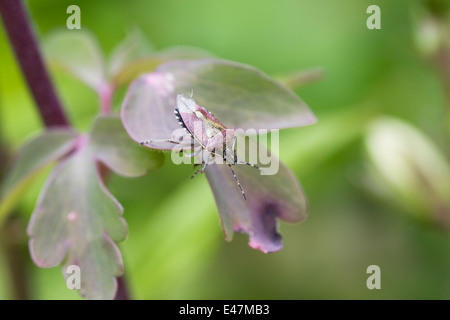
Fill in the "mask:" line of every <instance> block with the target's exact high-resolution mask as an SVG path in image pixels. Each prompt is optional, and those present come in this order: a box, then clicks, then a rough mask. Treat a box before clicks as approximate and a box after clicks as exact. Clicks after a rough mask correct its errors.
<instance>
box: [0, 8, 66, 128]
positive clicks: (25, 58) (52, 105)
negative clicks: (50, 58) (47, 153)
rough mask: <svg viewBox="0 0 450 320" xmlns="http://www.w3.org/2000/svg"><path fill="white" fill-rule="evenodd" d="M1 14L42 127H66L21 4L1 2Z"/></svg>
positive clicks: (63, 114) (59, 105) (64, 118)
mask: <svg viewBox="0 0 450 320" xmlns="http://www.w3.org/2000/svg"><path fill="white" fill-rule="evenodd" d="M0 13H1V16H2V19H3V25H4V26H5V29H6V32H7V34H8V37H9V40H10V42H11V45H12V47H13V49H14V52H15V54H16V58H17V60H18V62H19V64H20V67H21V68H22V72H23V74H24V76H25V79H26V81H27V83H28V87H29V88H30V91H31V93H32V94H33V97H34V100H35V102H36V105H37V107H38V109H39V113H40V115H41V118H42V120H43V121H44V123H45V126H46V127H52V126H69V121H68V120H67V117H66V115H65V113H64V110H63V109H62V107H61V103H60V102H59V99H58V97H57V95H56V92H55V90H54V89H53V85H52V83H51V81H50V77H49V76H48V73H47V70H46V68H45V65H44V62H43V60H42V57H41V54H40V52H39V48H38V45H37V42H36V39H35V37H34V34H33V31H32V29H31V26H30V23H29V19H28V16H27V14H26V12H25V10H24V7H23V4H22V1H21V0H0Z"/></svg>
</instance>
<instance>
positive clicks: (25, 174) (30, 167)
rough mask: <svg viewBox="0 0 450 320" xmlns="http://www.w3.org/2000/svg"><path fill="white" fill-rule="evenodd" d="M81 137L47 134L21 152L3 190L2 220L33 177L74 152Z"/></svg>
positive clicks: (62, 131)
mask: <svg viewBox="0 0 450 320" xmlns="http://www.w3.org/2000/svg"><path fill="white" fill-rule="evenodd" d="M76 136H77V133H76V132H74V131H72V130H68V129H51V130H47V131H44V132H43V133H41V134H39V135H38V136H36V137H34V138H33V139H31V140H29V141H27V142H26V143H25V144H24V145H23V146H22V147H21V148H20V150H19V152H18V154H17V156H16V158H15V159H14V162H13V163H12V166H11V168H10V170H8V173H7V175H6V177H5V179H4V180H3V181H2V184H1V186H0V220H2V218H3V217H4V216H5V214H6V213H7V212H8V211H9V210H10V209H11V207H12V206H13V205H14V203H15V201H16V200H17V199H18V197H19V196H20V194H21V191H22V190H23V189H24V186H25V185H26V183H27V182H28V181H30V180H31V179H32V177H33V176H34V175H35V174H36V173H38V172H39V171H40V170H41V169H43V168H45V166H46V165H48V164H50V163H51V162H53V161H56V160H57V159H59V158H60V157H62V156H63V155H65V154H67V153H68V152H69V151H70V150H72V149H73V148H74V145H75V140H76Z"/></svg>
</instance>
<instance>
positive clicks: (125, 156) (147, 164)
mask: <svg viewBox="0 0 450 320" xmlns="http://www.w3.org/2000/svg"><path fill="white" fill-rule="evenodd" d="M90 137H91V139H90V146H91V148H92V153H93V155H94V156H95V158H97V159H98V160H100V161H102V162H103V163H105V164H106V165H107V166H108V167H109V168H110V169H111V170H113V171H114V172H116V173H118V174H120V175H122V176H127V177H138V176H141V175H144V174H145V173H146V172H147V170H156V169H158V168H160V167H161V166H162V165H163V163H164V154H163V153H161V152H159V151H156V150H151V149H148V148H143V147H141V146H140V145H137V144H136V143H134V141H133V140H131V139H130V137H129V136H128V134H127V133H126V131H125V129H124V128H123V125H122V123H121V121H120V118H119V117H118V116H114V115H111V116H104V115H103V116H99V117H97V119H96V120H95V123H94V125H93V127H92V129H91V133H90Z"/></svg>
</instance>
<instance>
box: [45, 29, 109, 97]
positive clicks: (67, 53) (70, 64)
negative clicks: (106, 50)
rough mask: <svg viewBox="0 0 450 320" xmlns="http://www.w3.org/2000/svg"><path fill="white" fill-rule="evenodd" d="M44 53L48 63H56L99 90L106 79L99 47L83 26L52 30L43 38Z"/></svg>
mask: <svg viewBox="0 0 450 320" xmlns="http://www.w3.org/2000/svg"><path fill="white" fill-rule="evenodd" d="M44 53H45V55H46V58H47V59H48V60H49V61H50V63H51V64H54V65H55V66H57V67H60V68H62V69H64V70H66V71H68V72H70V73H71V74H72V75H74V76H75V77H77V78H78V79H79V80H81V81H82V82H84V83H85V84H87V85H88V86H90V87H91V88H93V89H94V90H96V91H99V90H100V89H101V88H102V86H103V84H104V82H105V81H106V72H105V67H104V64H105V63H104V59H103V54H102V51H101V48H100V46H99V44H98V42H97V39H96V38H95V37H94V36H93V35H92V34H91V33H90V32H87V31H85V30H77V31H69V30H65V29H62V30H56V31H53V32H52V33H50V34H49V35H48V36H47V37H46V38H45V39H44Z"/></svg>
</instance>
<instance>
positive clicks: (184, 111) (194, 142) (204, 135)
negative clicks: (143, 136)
mask: <svg viewBox="0 0 450 320" xmlns="http://www.w3.org/2000/svg"><path fill="white" fill-rule="evenodd" d="M176 101H177V106H176V108H175V110H174V113H175V118H176V120H177V121H178V123H179V124H180V126H181V127H182V128H184V129H185V130H186V132H187V134H188V135H189V138H190V139H188V140H189V142H188V144H187V143H186V142H185V140H186V139H184V138H182V139H179V140H175V139H168V140H165V141H167V142H171V143H174V144H180V145H185V146H189V145H191V148H192V153H191V154H190V155H188V156H189V157H193V156H198V155H200V156H202V168H201V169H199V170H197V171H195V172H194V174H193V175H192V177H191V178H193V177H194V176H195V175H196V174H197V173H199V172H200V173H203V172H204V171H205V169H206V166H207V165H208V164H210V163H213V162H214V161H215V159H216V157H221V158H222V160H223V162H224V163H226V164H228V166H229V167H230V169H231V173H232V174H233V177H234V179H235V180H236V183H237V185H238V187H239V189H240V190H241V192H242V196H243V197H244V199H245V200H247V197H246V195H245V192H244V189H243V188H242V186H241V184H240V182H239V179H238V178H237V176H236V173H235V172H234V170H233V168H232V165H236V164H238V163H242V164H246V165H249V166H251V167H254V168H255V169H260V168H259V167H258V166H256V165H253V164H250V163H248V162H246V161H241V160H238V159H237V156H236V149H235V144H236V136H235V135H234V131H233V130H231V129H228V128H227V127H225V125H223V124H222V123H221V122H220V120H219V119H217V118H216V117H215V116H214V115H213V114H212V113H211V112H210V111H208V110H207V109H206V108H204V107H202V106H200V105H198V104H197V103H196V102H195V101H194V99H193V98H192V94H191V96H190V97H188V98H187V97H185V96H184V95H181V94H179V95H177V100H176ZM151 142H155V141H154V140H146V141H142V142H141V145H144V144H149V143H151Z"/></svg>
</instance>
